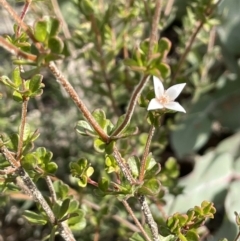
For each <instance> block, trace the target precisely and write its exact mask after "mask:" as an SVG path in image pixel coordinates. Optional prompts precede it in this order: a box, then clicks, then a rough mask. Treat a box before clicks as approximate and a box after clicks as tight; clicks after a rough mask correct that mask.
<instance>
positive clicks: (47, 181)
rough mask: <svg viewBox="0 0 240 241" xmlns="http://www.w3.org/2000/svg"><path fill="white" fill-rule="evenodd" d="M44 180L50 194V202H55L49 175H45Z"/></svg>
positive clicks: (55, 197) (55, 196) (54, 193)
mask: <svg viewBox="0 0 240 241" xmlns="http://www.w3.org/2000/svg"><path fill="white" fill-rule="evenodd" d="M45 180H46V183H47V186H48V189H49V192H50V195H51V197H52V202H53V203H56V202H57V195H56V192H55V190H54V186H53V182H52V179H51V178H50V177H49V176H46V177H45Z"/></svg>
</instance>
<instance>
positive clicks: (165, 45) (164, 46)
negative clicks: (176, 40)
mask: <svg viewBox="0 0 240 241" xmlns="http://www.w3.org/2000/svg"><path fill="white" fill-rule="evenodd" d="M170 49H171V41H169V39H167V38H161V39H160V40H159V43H158V51H159V52H160V53H163V58H165V57H166V56H167V54H168V52H169V51H170Z"/></svg>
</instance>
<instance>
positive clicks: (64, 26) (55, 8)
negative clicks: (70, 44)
mask: <svg viewBox="0 0 240 241" xmlns="http://www.w3.org/2000/svg"><path fill="white" fill-rule="evenodd" d="M51 2H52V6H53V11H54V13H55V14H56V16H57V18H58V19H59V20H60V21H61V23H62V30H63V34H64V36H65V38H67V39H71V37H72V36H71V33H70V31H69V29H68V25H67V23H66V21H65V19H64V17H63V15H62V12H61V9H60V7H59V4H58V1H57V0H51Z"/></svg>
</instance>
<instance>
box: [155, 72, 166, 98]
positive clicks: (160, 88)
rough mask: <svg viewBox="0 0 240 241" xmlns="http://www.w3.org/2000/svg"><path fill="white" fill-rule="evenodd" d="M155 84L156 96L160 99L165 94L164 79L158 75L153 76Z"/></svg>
mask: <svg viewBox="0 0 240 241" xmlns="http://www.w3.org/2000/svg"><path fill="white" fill-rule="evenodd" d="M153 85H154V92H155V97H156V98H158V99H159V98H160V97H161V96H163V94H164V87H163V84H162V81H161V80H160V79H159V78H158V77H156V76H153Z"/></svg>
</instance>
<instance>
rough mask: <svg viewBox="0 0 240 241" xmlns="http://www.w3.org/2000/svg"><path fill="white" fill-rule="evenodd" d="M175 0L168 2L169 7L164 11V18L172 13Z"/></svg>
mask: <svg viewBox="0 0 240 241" xmlns="http://www.w3.org/2000/svg"><path fill="white" fill-rule="evenodd" d="M173 3H174V0H168V2H167V5H166V7H165V10H164V16H168V15H169V14H170V13H171V10H172V7H173Z"/></svg>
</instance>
